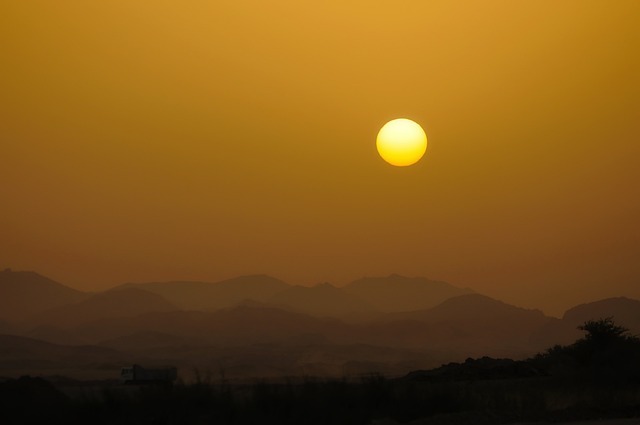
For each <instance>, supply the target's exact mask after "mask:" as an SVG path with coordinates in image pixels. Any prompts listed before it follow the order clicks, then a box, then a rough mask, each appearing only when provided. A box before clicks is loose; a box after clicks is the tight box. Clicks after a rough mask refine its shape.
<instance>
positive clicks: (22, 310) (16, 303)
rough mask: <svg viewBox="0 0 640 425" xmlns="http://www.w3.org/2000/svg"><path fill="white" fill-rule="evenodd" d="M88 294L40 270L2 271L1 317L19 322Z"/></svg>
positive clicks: (0, 279) (77, 300) (0, 275)
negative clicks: (53, 278) (39, 271)
mask: <svg viewBox="0 0 640 425" xmlns="http://www.w3.org/2000/svg"><path fill="white" fill-rule="evenodd" d="M87 296H88V295H87V294H85V293H84V292H80V291H77V290H75V289H72V288H69V287H67V286H64V285H62V284H60V283H58V282H55V281H53V280H51V279H49V278H46V277H44V276H41V275H39V274H38V273H34V272H28V271H20V272H14V271H11V270H9V269H7V270H4V271H1V272H0V320H5V321H8V322H15V321H19V320H23V319H25V318H27V317H29V316H31V315H33V314H37V313H40V312H42V311H45V310H49V309H51V308H55V307H60V306H63V305H66V304H70V303H75V302H79V301H81V300H82V299H84V298H86V297H87Z"/></svg>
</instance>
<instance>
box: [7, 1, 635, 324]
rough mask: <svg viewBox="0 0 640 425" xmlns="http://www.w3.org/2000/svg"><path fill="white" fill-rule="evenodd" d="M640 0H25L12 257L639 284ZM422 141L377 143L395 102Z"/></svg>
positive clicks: (169, 269) (86, 268)
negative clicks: (405, 162) (417, 144)
mask: <svg viewBox="0 0 640 425" xmlns="http://www.w3.org/2000/svg"><path fill="white" fill-rule="evenodd" d="M638 22H640V2H638V1H636V0H628V1H623V0H619V1H605V0H601V1H588V0H579V1H568V0H566V1H556V0H549V1H542V0H532V1H518V2H515V1H506V0H505V1H486V0H485V1H449V0H446V1H445V0H443V1H430V0H416V1H413V0H405V1H396V0H393V1H392V0H389V1H376V0H366V1H364V0H363V1H360V0H359V1H349V0H340V1H337V0H336V1H316V2H309V1H300V0H284V1H283V0H273V1H269V2H266V1H258V0H255V1H247V0H229V1H220V0H216V1H213V0H181V1H158V0H153V1H152V0H148V1H136V0H120V1H98V0H96V1H86V0H78V1H67V0H58V1H49V0H47V1H4V2H2V3H1V5H0V62H1V66H0V77H1V78H0V96H1V99H2V100H1V101H0V144H1V145H0V147H1V150H0V154H1V155H0V160H1V162H0V199H1V203H0V259H1V260H0V261H1V262H2V264H0V266H5V267H12V268H14V269H27V270H35V271H38V272H40V273H43V274H45V275H48V276H50V277H52V278H54V279H57V280H59V281H62V282H64V283H67V284H69V285H71V286H75V287H78V288H82V289H91V290H93V289H102V288H105V287H109V286H112V285H115V284H118V283H122V282H124V281H146V280H172V279H198V280H218V279H222V278H228V277H232V276H236V275H240V274H249V273H266V274H270V275H273V276H275V277H279V278H281V279H284V280H286V281H288V282H290V283H299V284H305V285H308V284H313V283H316V282H319V281H331V282H333V283H336V284H343V283H346V282H348V281H350V280H352V279H355V278H359V277H362V276H378V275H386V274H389V273H393V272H395V273H399V274H404V275H409V276H427V277H430V278H434V279H442V280H446V281H449V282H451V283H453V284H457V285H461V286H468V287H470V288H472V289H475V290H477V291H480V292H483V293H486V294H488V295H492V296H495V297H498V298H501V299H503V300H505V301H507V302H512V303H515V304H517V305H521V306H528V307H542V308H544V309H545V311H547V312H548V313H552V314H557V313H559V312H561V311H562V310H563V309H564V308H566V307H568V306H571V305H573V304H575V303H578V302H584V301H590V300H593V299H597V298H602V297H605V296H614V295H626V296H631V297H636V298H640V261H639V259H640V196H639V195H640V191H639V188H640V146H639V143H640V100H639V99H640V25H638ZM397 117H407V118H411V119H414V120H416V121H418V122H419V123H420V124H422V126H423V127H424V128H425V130H426V132H427V135H428V137H429V146H428V150H427V155H426V156H425V158H423V160H422V161H421V162H419V163H418V164H417V165H415V166H412V167H407V168H396V167H392V166H390V165H389V164H387V163H385V162H384V161H382V160H381V159H380V158H379V156H378V154H377V152H376V149H375V136H376V133H377V131H378V129H379V128H380V127H381V126H382V125H383V124H384V123H385V122H386V121H388V120H390V119H393V118H397Z"/></svg>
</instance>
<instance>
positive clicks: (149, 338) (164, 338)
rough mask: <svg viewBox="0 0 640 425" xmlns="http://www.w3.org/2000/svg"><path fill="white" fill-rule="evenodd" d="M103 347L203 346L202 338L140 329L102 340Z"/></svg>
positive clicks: (133, 349)
mask: <svg viewBox="0 0 640 425" xmlns="http://www.w3.org/2000/svg"><path fill="white" fill-rule="evenodd" d="M98 345H100V346H101V347H109V348H114V349H116V350H122V351H139V350H160V349H166V348H168V347H180V346H202V345H205V344H204V343H203V341H202V340H199V339H196V338H188V337H184V336H179V335H173V334H168V333H165V332H156V331H139V332H134V333H132V334H128V335H123V336H119V337H116V338H112V339H109V340H106V341H100V343H99V344H98Z"/></svg>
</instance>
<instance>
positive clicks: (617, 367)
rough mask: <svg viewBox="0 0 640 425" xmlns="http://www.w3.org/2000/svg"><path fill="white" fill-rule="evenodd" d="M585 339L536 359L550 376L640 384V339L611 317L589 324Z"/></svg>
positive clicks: (556, 347)
mask: <svg viewBox="0 0 640 425" xmlns="http://www.w3.org/2000/svg"><path fill="white" fill-rule="evenodd" d="M578 329H580V330H582V331H584V332H585V336H584V337H582V338H580V339H579V340H577V341H576V342H575V343H573V344H571V345H569V346H560V345H556V346H554V347H552V348H550V349H549V350H547V351H546V352H545V353H543V354H539V355H538V356H536V357H535V358H534V359H533V362H535V363H537V364H538V365H539V366H540V367H542V368H543V369H545V370H546V371H547V372H548V373H549V374H550V375H556V376H565V377H573V378H582V379H586V380H589V381H594V382H596V383H611V384H622V383H630V382H640V339H639V338H638V337H636V336H632V335H629V330H628V329H627V328H625V327H623V326H619V325H617V324H616V323H615V322H614V320H613V318H612V317H606V318H602V319H598V320H588V321H586V322H584V323H583V324H582V325H580V326H578Z"/></svg>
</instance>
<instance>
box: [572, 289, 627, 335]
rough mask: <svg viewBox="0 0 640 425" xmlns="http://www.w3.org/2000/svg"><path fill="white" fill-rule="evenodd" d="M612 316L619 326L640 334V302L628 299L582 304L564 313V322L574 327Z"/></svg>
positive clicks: (608, 299) (619, 298) (621, 298)
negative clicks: (588, 321)
mask: <svg viewBox="0 0 640 425" xmlns="http://www.w3.org/2000/svg"><path fill="white" fill-rule="evenodd" d="M609 316H612V317H613V318H614V319H615V321H616V323H617V324H618V325H622V326H624V327H626V328H629V329H630V330H632V332H633V333H639V332H640V301H638V300H634V299H631V298H626V297H617V298H607V299H604V300H600V301H594V302H591V303H586V304H580V305H578V306H575V307H573V308H571V309H569V310H567V311H566V312H565V313H564V316H563V317H562V320H564V321H566V322H569V323H570V324H572V325H576V326H578V325H580V324H582V323H584V322H586V321H587V320H597V319H601V318H605V317H609Z"/></svg>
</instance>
